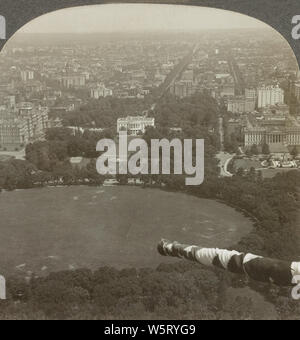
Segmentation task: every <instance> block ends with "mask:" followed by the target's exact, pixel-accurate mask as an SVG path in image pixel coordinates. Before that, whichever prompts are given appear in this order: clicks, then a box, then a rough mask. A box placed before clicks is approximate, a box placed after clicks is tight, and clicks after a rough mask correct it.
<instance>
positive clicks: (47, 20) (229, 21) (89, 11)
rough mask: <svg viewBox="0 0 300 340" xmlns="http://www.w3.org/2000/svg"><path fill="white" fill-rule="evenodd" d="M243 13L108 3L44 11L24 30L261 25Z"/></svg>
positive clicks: (166, 28) (150, 29) (147, 28)
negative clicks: (43, 13)
mask: <svg viewBox="0 0 300 340" xmlns="http://www.w3.org/2000/svg"><path fill="white" fill-rule="evenodd" d="M263 27H266V24H264V23H262V22H260V21H258V20H256V19H253V18H250V17H248V16H246V15H242V14H239V13H234V12H230V11H224V10H218V9H212V8H207V7H192V6H176V5H155V4H111V5H94V6H82V7H74V8H68V9H63V10H59V11H55V12H52V13H48V14H45V15H43V16H41V17H39V18H37V19H34V20H33V21H31V22H29V23H28V24H26V25H25V26H24V27H23V28H22V29H21V30H20V32H24V33H99V32H104V33H109V32H136V31H138V32H141V31H145V32H148V31H170V30H171V31H174V30H175V31H199V30H203V29H232V28H263Z"/></svg>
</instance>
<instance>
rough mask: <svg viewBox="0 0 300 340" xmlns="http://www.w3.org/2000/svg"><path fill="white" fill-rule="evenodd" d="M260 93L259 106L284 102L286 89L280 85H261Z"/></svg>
mask: <svg viewBox="0 0 300 340" xmlns="http://www.w3.org/2000/svg"><path fill="white" fill-rule="evenodd" d="M257 93H258V108H263V107H266V106H269V105H275V104H283V103H284V90H283V89H281V88H280V87H279V86H267V87H260V88H259V89H258V90H257Z"/></svg>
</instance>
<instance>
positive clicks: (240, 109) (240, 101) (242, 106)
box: [227, 96, 256, 113]
mask: <svg viewBox="0 0 300 340" xmlns="http://www.w3.org/2000/svg"><path fill="white" fill-rule="evenodd" d="M255 106H256V99H255V98H246V97H245V96H239V97H234V98H230V99H228V102H227V110H228V111H229V112H232V113H244V112H253V111H254V110H255Z"/></svg>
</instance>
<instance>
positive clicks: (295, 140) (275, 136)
mask: <svg viewBox="0 0 300 340" xmlns="http://www.w3.org/2000/svg"><path fill="white" fill-rule="evenodd" d="M244 137H245V139H244V141H245V146H246V147H247V146H248V147H249V146H252V145H263V144H268V145H272V144H281V145H284V146H288V145H300V126H294V127H284V128H274V127H253V128H249V127H248V128H245V129H244Z"/></svg>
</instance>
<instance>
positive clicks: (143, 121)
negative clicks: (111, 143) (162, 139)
mask: <svg viewBox="0 0 300 340" xmlns="http://www.w3.org/2000/svg"><path fill="white" fill-rule="evenodd" d="M148 126H152V127H155V118H150V117H145V116H128V117H126V118H119V119H118V121H117V131H118V133H119V132H120V131H127V134H128V135H133V136H137V135H139V134H141V133H145V131H146V127H148Z"/></svg>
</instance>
